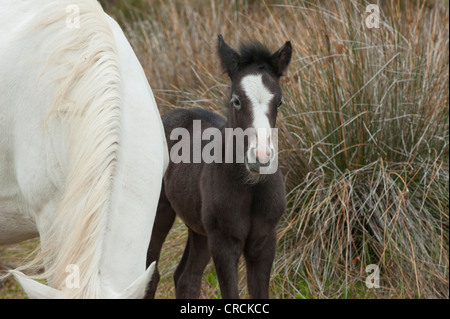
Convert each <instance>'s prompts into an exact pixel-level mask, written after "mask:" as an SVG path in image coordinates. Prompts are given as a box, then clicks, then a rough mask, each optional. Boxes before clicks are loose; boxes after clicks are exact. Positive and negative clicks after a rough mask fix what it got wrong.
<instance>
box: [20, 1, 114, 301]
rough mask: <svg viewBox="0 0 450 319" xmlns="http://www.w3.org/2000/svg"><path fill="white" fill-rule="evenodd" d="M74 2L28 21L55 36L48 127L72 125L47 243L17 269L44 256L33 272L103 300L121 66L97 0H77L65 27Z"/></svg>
mask: <svg viewBox="0 0 450 319" xmlns="http://www.w3.org/2000/svg"><path fill="white" fill-rule="evenodd" d="M70 4H73V1H68V0H56V1H50V2H47V3H46V6H45V7H44V8H43V9H42V11H41V12H40V13H39V14H37V15H36V18H35V19H36V21H34V22H33V23H32V24H31V25H30V32H37V31H39V32H48V34H49V37H48V38H49V39H50V42H51V43H50V51H51V54H50V58H49V60H48V61H47V64H46V67H45V71H44V73H45V74H46V78H51V79H52V81H53V80H54V82H53V83H49V84H50V85H51V87H52V88H54V89H55V96H54V100H53V101H52V104H51V106H50V109H49V113H48V118H47V123H46V125H48V124H49V123H51V122H52V121H53V120H58V119H59V120H62V121H63V124H64V125H65V126H67V127H70V134H69V137H68V138H69V143H68V145H69V146H70V147H69V154H68V163H67V171H66V174H67V175H66V179H65V185H64V186H63V187H64V189H63V190H64V191H63V196H62V198H61V201H60V204H59V207H58V209H57V211H56V213H55V218H54V220H53V221H52V226H51V227H50V229H49V231H48V233H47V234H46V236H45V238H46V241H45V243H44V242H41V247H42V250H41V252H40V253H39V254H38V256H37V257H36V258H35V259H34V260H33V261H32V262H31V263H29V264H28V265H26V266H24V267H21V268H20V269H22V268H29V267H31V266H36V265H38V264H41V263H42V262H43V261H45V264H46V266H48V267H46V269H45V272H44V273H43V274H40V275H39V276H34V277H38V278H47V280H48V284H49V285H50V286H52V287H54V288H57V289H60V290H61V291H62V292H63V296H64V297H68V298H99V297H102V292H101V291H99V290H100V283H99V282H100V278H99V273H98V269H99V262H100V257H101V247H102V243H103V234H104V231H105V228H106V224H107V213H108V209H109V205H110V197H111V193H112V185H113V178H114V175H115V170H116V164H117V152H118V145H119V131H120V118H121V83H120V70H119V63H118V55H117V49H116V45H115V41H114V38H113V34H112V31H111V30H110V27H109V25H108V23H107V21H106V16H105V13H104V12H103V9H102V8H101V6H100V5H99V3H98V2H97V1H95V0H80V1H77V2H76V6H77V7H78V8H79V10H80V28H68V27H67V26H66V20H67V17H68V15H69V14H68V13H67V12H66V8H67V7H68V5H70ZM45 45H46V46H47V43H46V44H45ZM46 48H47V47H46ZM49 84H47V83H46V85H49ZM47 87H50V86H47ZM71 264H76V266H78V268H79V270H80V288H79V289H67V287H66V285H65V280H66V276H67V275H68V273H67V272H66V267H67V266H68V265H71Z"/></svg>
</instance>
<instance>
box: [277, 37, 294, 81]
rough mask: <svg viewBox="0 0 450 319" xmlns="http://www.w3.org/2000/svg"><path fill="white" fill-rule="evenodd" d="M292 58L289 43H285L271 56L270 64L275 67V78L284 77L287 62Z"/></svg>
mask: <svg viewBox="0 0 450 319" xmlns="http://www.w3.org/2000/svg"><path fill="white" fill-rule="evenodd" d="M291 57H292V45H291V41H287V42H286V43H285V44H284V45H283V46H282V47H281V48H280V49H279V50H278V51H277V52H275V53H274V54H273V55H272V64H273V66H274V67H275V70H276V73H277V76H279V77H280V76H283V75H286V72H287V68H288V66H289V62H291Z"/></svg>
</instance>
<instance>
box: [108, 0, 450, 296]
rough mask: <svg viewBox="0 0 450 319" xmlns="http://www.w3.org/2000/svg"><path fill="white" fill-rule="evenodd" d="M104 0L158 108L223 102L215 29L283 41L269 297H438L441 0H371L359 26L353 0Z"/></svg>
mask: <svg viewBox="0 0 450 319" xmlns="http://www.w3.org/2000/svg"><path fill="white" fill-rule="evenodd" d="M115 2H116V3H115V6H113V7H112V9H111V12H113V14H114V15H115V16H116V18H118V19H119V20H120V22H121V24H122V26H123V27H124V29H125V31H126V33H127V36H128V38H129V39H130V41H131V43H132V45H133V47H134V49H135V50H136V52H137V54H138V57H139V58H140V61H141V63H142V64H143V66H144V68H145V70H146V72H147V76H148V79H149V81H150V84H151V85H152V88H153V89H154V91H155V95H156V98H157V101H158V104H159V106H160V109H161V110H162V111H165V110H167V109H169V108H173V107H192V106H195V107H205V108H210V109H214V110H217V111H218V112H221V113H223V108H224V106H223V105H224V103H223V101H224V100H225V99H226V94H227V93H228V88H227V83H228V79H227V78H226V77H225V75H224V74H222V71H221V69H220V65H219V62H218V60H217V58H216V34H217V33H222V34H223V35H224V37H225V39H226V40H227V42H228V43H230V44H234V45H237V44H238V43H239V42H240V41H245V40H247V39H250V38H251V39H257V40H260V41H262V42H263V43H265V44H267V45H268V46H269V47H271V48H272V49H276V48H278V47H279V46H280V45H281V44H282V43H284V41H286V40H291V41H292V44H293V46H294V61H293V62H292V65H291V67H290V70H289V74H288V77H287V78H285V79H284V80H283V81H282V82H283V90H284V95H285V97H284V98H285V104H284V106H283V107H282V110H281V112H280V114H279V121H278V127H279V128H280V132H281V134H280V157H281V165H282V169H283V171H284V174H285V176H286V187H287V192H288V210H287V212H286V214H285V215H284V217H283V220H282V222H281V224H280V228H279V253H278V255H277V258H276V261H275V265H274V273H273V280H272V289H271V293H272V296H273V297H279V298H338V297H340V298H345V297H346V298H352V297H356V298H364V297H397V298H417V297H419V298H420V297H424V298H433V297H437V298H443V297H445V298H448V296H449V294H448V280H449V279H448V277H449V276H448V264H449V236H448V230H449V227H448V225H449V223H448V212H449V204H448V197H449V184H448V183H449V168H448V142H449V138H448V133H449V127H448V119H449V116H448V113H449V112H448V110H449V93H448V89H449V69H448V66H449V52H448V49H449V43H448V40H449V29H448V18H449V17H448V5H445V3H444V2H438V1H380V3H381V4H380V15H381V16H380V27H379V28H378V29H376V28H373V29H369V28H367V27H366V25H365V19H366V17H367V16H368V15H369V13H366V11H365V9H366V5H367V4H368V3H366V2H363V1H337V0H334V1H300V0H299V1H289V0H284V1H270V2H262V1H220V2H219V1H217V2H216V1H209V2H205V1H187V0H186V1H163V0H156V1H151V2H146V1H134V5H130V4H124V3H125V2H124V1H122V2H121V1H115ZM118 3H119V4H118ZM370 264H374V265H376V266H378V267H379V270H380V286H381V287H380V288H378V289H368V288H367V287H366V285H365V280H366V278H367V276H368V275H369V273H367V272H366V266H368V265H370Z"/></svg>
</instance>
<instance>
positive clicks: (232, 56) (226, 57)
mask: <svg viewBox="0 0 450 319" xmlns="http://www.w3.org/2000/svg"><path fill="white" fill-rule="evenodd" d="M217 37H218V38H219V46H218V51H219V57H220V62H221V63H222V67H223V69H224V70H225V71H226V72H227V73H228V75H229V77H230V78H233V75H234V74H235V73H236V71H237V69H238V67H239V61H240V59H241V56H240V55H239V53H237V52H236V51H235V50H234V49H233V48H231V47H230V46H229V45H228V44H226V43H225V41H224V40H223V37H222V35H221V34H218V35H217Z"/></svg>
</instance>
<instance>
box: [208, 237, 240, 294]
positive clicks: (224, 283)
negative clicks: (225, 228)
mask: <svg viewBox="0 0 450 319" xmlns="http://www.w3.org/2000/svg"><path fill="white" fill-rule="evenodd" d="M208 243H209V247H210V252H211V256H212V258H213V261H214V266H215V267H216V272H217V276H218V278H219V285H220V292H221V293H222V298H223V299H239V289H238V271H237V266H238V262H239V257H240V255H241V253H242V250H243V241H241V240H239V239H236V238H233V237H231V236H230V234H222V233H218V232H216V233H212V234H209V236H208Z"/></svg>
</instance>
